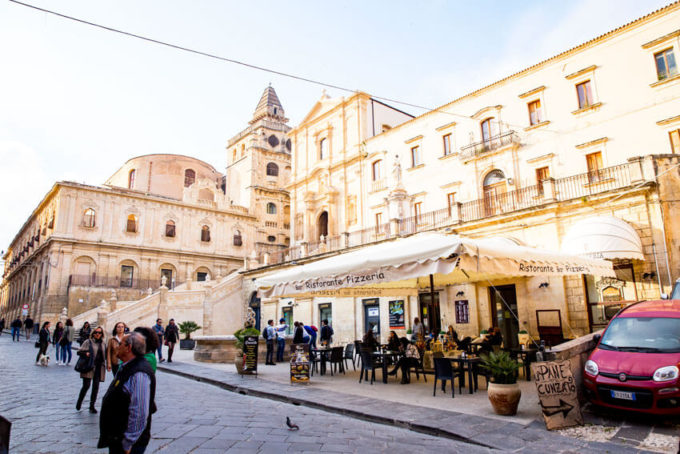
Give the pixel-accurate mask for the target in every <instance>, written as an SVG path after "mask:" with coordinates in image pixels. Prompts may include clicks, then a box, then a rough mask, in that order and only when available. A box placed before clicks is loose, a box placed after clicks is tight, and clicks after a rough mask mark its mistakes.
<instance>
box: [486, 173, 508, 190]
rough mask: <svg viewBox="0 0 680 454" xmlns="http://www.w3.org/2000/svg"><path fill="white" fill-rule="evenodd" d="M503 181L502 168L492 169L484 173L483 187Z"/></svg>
mask: <svg viewBox="0 0 680 454" xmlns="http://www.w3.org/2000/svg"><path fill="white" fill-rule="evenodd" d="M504 181H505V174H504V173H503V171H502V170H498V169H495V170H492V171H491V172H489V173H487V174H486V177H484V187H485V188H486V187H489V186H493V185H494V184H496V183H502V182H504Z"/></svg>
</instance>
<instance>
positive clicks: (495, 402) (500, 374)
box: [481, 351, 522, 416]
mask: <svg viewBox="0 0 680 454" xmlns="http://www.w3.org/2000/svg"><path fill="white" fill-rule="evenodd" d="M481 366H482V368H484V369H486V370H487V371H488V372H489V375H490V376H491V378H490V381H489V384H488V389H487V393H488V395H489V401H490V402H491V406H492V407H493V410H494V412H496V414H498V415H506V416H512V415H515V414H517V406H518V405H519V399H520V397H522V391H521V390H520V389H519V385H518V384H517V370H518V369H519V363H518V362H517V361H515V360H514V359H512V358H511V357H510V355H509V354H508V353H507V352H504V351H501V352H498V353H494V352H491V353H489V355H488V356H487V355H483V356H482V364H481Z"/></svg>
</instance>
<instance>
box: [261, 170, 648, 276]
mask: <svg viewBox="0 0 680 454" xmlns="http://www.w3.org/2000/svg"><path fill="white" fill-rule="evenodd" d="M634 166H637V164H621V165H618V166H613V167H608V168H605V169H598V170H594V171H591V172H586V173H582V174H578V175H572V176H569V177H566V178H559V179H552V178H551V179H548V180H543V181H541V182H540V183H539V184H536V185H532V186H526V187H523V188H521V189H517V190H514V191H508V192H505V193H496V194H494V195H490V196H487V197H483V198H481V199H476V200H470V201H467V202H463V203H456V204H454V205H452V206H449V207H446V208H442V209H439V210H435V211H430V212H426V213H421V214H419V215H417V216H411V217H407V218H403V219H399V220H395V221H393V222H388V223H385V224H380V225H378V226H373V227H370V228H367V229H363V230H358V231H354V232H346V233H342V234H340V235H334V236H328V237H324V238H321V239H320V240H319V241H314V242H309V243H302V244H299V245H296V246H294V247H291V248H288V249H283V250H279V251H276V252H269V254H270V256H269V261H268V264H276V263H283V262H288V261H292V260H298V259H300V258H303V257H308V256H313V255H317V254H322V253H325V252H331V251H337V250H342V249H346V248H351V247H355V246H361V245H365V244H371V243H375V242H378V241H382V240H385V239H389V238H393V237H397V236H405V235H412V234H414V233H419V232H426V231H431V230H438V229H443V228H445V227H449V226H454V225H459V224H461V223H465V222H474V221H479V220H480V219H486V218H490V217H492V216H498V215H503V214H508V213H512V212H517V211H521V210H525V209H530V208H536V207H540V206H542V205H546V204H548V203H554V202H562V201H567V200H573V199H578V198H581V197H585V196H590V195H594V194H598V193H604V192H607V191H611V190H615V189H620V188H625V187H628V186H631V184H632V181H633V176H632V173H633V169H634ZM258 252H260V251H258ZM260 255H261V254H260ZM260 263H263V262H262V261H261V260H260Z"/></svg>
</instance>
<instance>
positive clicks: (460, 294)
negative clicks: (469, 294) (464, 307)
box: [456, 290, 465, 296]
mask: <svg viewBox="0 0 680 454" xmlns="http://www.w3.org/2000/svg"><path fill="white" fill-rule="evenodd" d="M463 295H465V292H464V291H462V290H461V291H459V292H458V293H456V296H463Z"/></svg>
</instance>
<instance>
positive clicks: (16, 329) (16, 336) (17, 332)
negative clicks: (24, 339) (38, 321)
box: [10, 317, 21, 342]
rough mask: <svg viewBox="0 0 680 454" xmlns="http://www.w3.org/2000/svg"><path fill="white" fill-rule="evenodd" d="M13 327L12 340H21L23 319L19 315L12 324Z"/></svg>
mask: <svg viewBox="0 0 680 454" xmlns="http://www.w3.org/2000/svg"><path fill="white" fill-rule="evenodd" d="M10 327H11V328H12V340H13V341H17V342H19V341H20V340H21V339H20V337H21V319H20V318H19V317H17V318H16V319H14V321H13V322H12V324H11V325H10Z"/></svg>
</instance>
